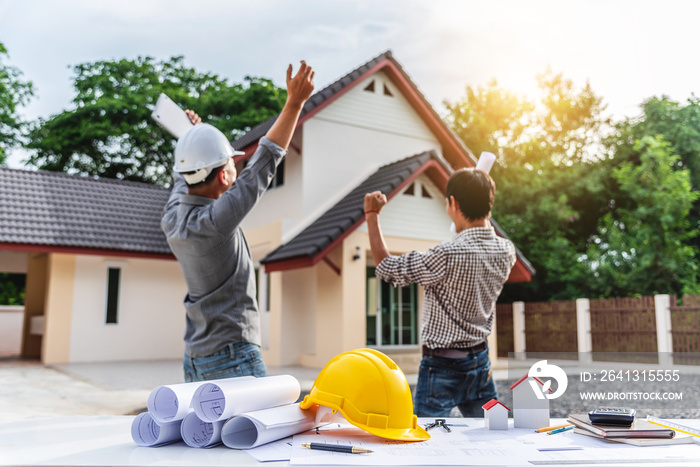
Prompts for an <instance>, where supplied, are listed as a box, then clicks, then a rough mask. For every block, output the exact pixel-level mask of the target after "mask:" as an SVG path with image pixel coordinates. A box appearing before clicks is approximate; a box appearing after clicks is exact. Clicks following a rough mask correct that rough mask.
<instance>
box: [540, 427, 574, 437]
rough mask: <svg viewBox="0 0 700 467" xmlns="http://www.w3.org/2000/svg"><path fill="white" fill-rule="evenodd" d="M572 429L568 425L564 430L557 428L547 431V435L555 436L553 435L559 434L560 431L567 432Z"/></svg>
mask: <svg viewBox="0 0 700 467" xmlns="http://www.w3.org/2000/svg"><path fill="white" fill-rule="evenodd" d="M573 428H574V426H573V425H569V426H565V427H564V428H557V429H556V430H552V431H548V432H547V434H548V435H553V434H555V433H561V432H562V431H569V430H571V429H573Z"/></svg>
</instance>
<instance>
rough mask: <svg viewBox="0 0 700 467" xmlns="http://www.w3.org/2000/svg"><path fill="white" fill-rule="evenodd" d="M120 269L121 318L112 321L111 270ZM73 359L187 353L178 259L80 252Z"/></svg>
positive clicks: (71, 330) (183, 290)
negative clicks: (108, 297) (108, 310)
mask: <svg viewBox="0 0 700 467" xmlns="http://www.w3.org/2000/svg"><path fill="white" fill-rule="evenodd" d="M110 267H116V268H120V269H121V280H120V290H119V308H118V316H117V320H118V322H117V323H114V324H107V323H106V322H105V321H106V293H107V271H108V268H110ZM74 274H75V281H74V283H72V284H71V291H72V294H73V297H74V300H73V303H72V321H71V322H70V326H69V329H68V330H67V332H68V333H69V335H70V338H69V352H68V354H67V356H66V358H67V359H68V361H71V362H88V361H119V360H149V359H170V358H173V359H177V358H182V355H183V352H184V342H183V333H184V327H185V309H184V307H183V305H182V300H183V298H184V296H185V294H186V291H187V288H186V285H185V281H184V279H183V277H182V274H181V272H180V268H179V265H178V263H177V262H176V261H171V260H151V259H137V258H128V259H122V258H109V257H101V256H78V257H77V258H76V261H75V273H74Z"/></svg>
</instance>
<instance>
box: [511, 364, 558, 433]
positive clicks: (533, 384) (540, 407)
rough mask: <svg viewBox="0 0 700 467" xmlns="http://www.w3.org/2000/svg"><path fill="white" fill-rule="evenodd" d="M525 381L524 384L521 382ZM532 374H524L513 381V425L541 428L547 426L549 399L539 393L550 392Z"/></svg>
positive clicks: (516, 426)
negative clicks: (539, 395)
mask: <svg viewBox="0 0 700 467" xmlns="http://www.w3.org/2000/svg"><path fill="white" fill-rule="evenodd" d="M523 383H526V384H523ZM544 388H545V385H544V383H543V382H542V381H541V380H540V379H539V378H535V377H534V376H529V375H525V376H523V377H522V378H520V379H519V380H518V381H516V382H515V383H513V385H512V386H511V387H510V390H511V391H512V393H513V426H514V427H515V428H535V429H537V428H542V427H545V426H549V399H548V398H546V397H542V398H540V397H538V393H537V392H535V391H539V394H544V393H545V392H552V390H551V389H544Z"/></svg>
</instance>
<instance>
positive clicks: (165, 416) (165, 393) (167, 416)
mask: <svg viewBox="0 0 700 467" xmlns="http://www.w3.org/2000/svg"><path fill="white" fill-rule="evenodd" d="M253 378H254V377H253V376H242V377H240V378H229V379H253ZM216 381H225V380H216ZM207 383H208V382H207V381H196V382H194V383H180V384H169V385H165V386H158V387H157V388H155V389H154V390H153V391H151V393H150V394H149V395H148V403H147V406H148V412H149V413H150V414H151V415H152V416H153V418H154V419H155V420H156V421H157V422H158V423H166V422H173V421H175V420H182V419H183V418H185V415H187V413H188V412H189V411H190V406H191V404H192V397H193V396H194V393H195V391H196V390H197V388H199V387H200V386H202V385H204V384H207Z"/></svg>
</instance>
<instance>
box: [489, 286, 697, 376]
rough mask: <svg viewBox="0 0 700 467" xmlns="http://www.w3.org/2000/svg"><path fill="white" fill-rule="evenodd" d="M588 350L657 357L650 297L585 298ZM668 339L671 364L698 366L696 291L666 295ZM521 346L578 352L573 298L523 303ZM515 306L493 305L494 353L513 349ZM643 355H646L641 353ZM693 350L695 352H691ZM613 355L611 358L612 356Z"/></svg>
mask: <svg viewBox="0 0 700 467" xmlns="http://www.w3.org/2000/svg"><path fill="white" fill-rule="evenodd" d="M588 302H589V309H590V335H591V345H592V349H591V351H592V352H594V353H595V354H596V355H597V356H598V357H599V358H601V359H603V360H605V359H606V356H605V354H606V353H615V354H617V355H615V356H614V358H615V359H616V360H617V361H620V356H621V355H623V357H622V360H621V361H626V359H625V357H624V354H629V355H630V358H632V359H633V360H634V361H640V360H639V359H640V358H642V359H644V360H645V361H646V360H648V359H653V360H656V353H657V351H658V348H659V347H658V342H657V321H656V319H657V317H656V309H655V298H654V297H635V298H613V299H598V300H589V301H588ZM669 308H670V316H671V323H670V325H671V340H672V345H673V356H674V361H675V363H680V364H692V365H700V357H699V356H700V295H690V296H684V297H683V298H682V299H681V300H679V299H678V298H677V297H675V296H672V297H670V306H669ZM524 310H525V311H524V315H525V349H526V351H527V352H546V353H549V354H553V357H552V358H556V357H557V355H556V354H557V353H561V354H562V355H561V356H560V358H573V357H572V356H573V355H574V354H576V353H577V352H578V337H577V336H578V334H577V311H576V301H574V300H571V301H556V302H531V303H525V304H524ZM514 328H515V326H514V322H513V304H509V303H500V304H497V305H496V332H497V343H498V344H497V345H498V349H497V350H498V356H499V357H503V358H507V357H508V354H509V353H510V352H514V351H515V344H514V338H513V335H514V334H513V333H514ZM644 354H646V356H645V355H644ZM693 354H695V355H693ZM611 358H612V357H611Z"/></svg>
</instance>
